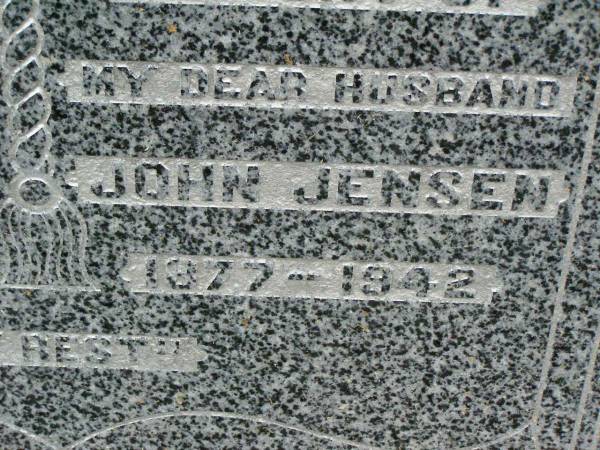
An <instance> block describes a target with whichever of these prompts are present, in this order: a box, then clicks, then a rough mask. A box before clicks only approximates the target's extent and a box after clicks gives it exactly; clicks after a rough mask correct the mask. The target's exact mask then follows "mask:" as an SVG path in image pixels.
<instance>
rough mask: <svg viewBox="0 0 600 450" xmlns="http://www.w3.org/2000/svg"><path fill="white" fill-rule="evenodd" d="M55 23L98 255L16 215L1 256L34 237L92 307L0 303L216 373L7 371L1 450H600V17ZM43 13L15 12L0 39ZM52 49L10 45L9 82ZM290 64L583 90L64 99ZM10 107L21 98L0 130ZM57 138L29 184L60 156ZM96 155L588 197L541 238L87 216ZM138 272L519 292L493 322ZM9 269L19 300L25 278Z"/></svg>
mask: <svg viewBox="0 0 600 450" xmlns="http://www.w3.org/2000/svg"><path fill="white" fill-rule="evenodd" d="M40 3H41V4H40V5H39V7H40V12H39V16H38V18H39V23H40V25H41V27H42V28H43V31H44V39H43V46H42V48H41V51H42V53H41V55H40V56H39V61H41V64H42V65H45V73H46V80H45V83H44V87H45V89H46V90H47V92H48V102H46V104H49V103H50V102H51V104H52V110H51V114H50V117H49V119H48V121H47V131H48V135H50V133H51V135H52V137H53V139H52V143H51V146H49V147H48V149H49V150H48V157H46V161H48V164H47V165H49V166H51V168H52V169H54V171H55V173H54V175H53V176H52V177H53V179H55V180H57V182H56V183H57V185H58V186H59V189H60V192H61V193H62V195H63V196H64V198H65V199H66V200H68V202H66V200H65V202H63V203H61V205H63V206H57V208H59V209H60V210H61V211H64V212H63V213H62V214H63V215H62V216H58V215H55V216H52V217H50V218H49V219H48V218H47V219H46V220H49V221H50V225H49V226H50V228H48V230H50V231H46V233H50V234H51V233H52V224H53V223H54V225H56V226H57V227H58V228H59V229H61V228H64V227H65V226H66V224H67V222H69V223H72V224H73V225H72V226H73V229H72V230H71V231H70V232H71V233H72V236H74V239H75V242H76V243H81V241H78V240H77V239H79V238H80V237H81V234H82V233H83V231H82V230H84V229H87V242H83V246H84V248H85V250H86V252H85V254H81V253H80V254H77V253H73V252H72V251H71V253H70V251H69V250H66V249H65V250H64V251H63V250H56V249H54V248H48V247H47V246H44V242H53V239H52V238H48V237H47V234H46V235H45V236H44V238H41V237H39V236H40V234H38V233H37V231H39V230H40V229H42V228H39V227H42V225H43V219H40V218H39V217H38V216H33V219H31V216H30V215H28V214H27V213H23V212H19V211H17V210H15V209H8V206H6V205H5V206H4V209H3V210H2V211H3V212H2V214H0V219H1V225H2V233H3V234H2V235H0V238H2V239H4V244H3V245H4V246H3V249H4V250H5V253H4V254H3V255H4V256H6V260H7V261H8V260H9V259H10V257H11V255H12V253H11V252H13V250H11V248H12V247H11V245H12V244H10V243H9V236H11V234H10V233H11V229H13V228H14V229H18V228H19V227H22V228H23V229H26V230H27V229H30V230H32V232H31V233H29V234H27V233H25V234H24V235H23V236H24V238H23V239H22V242H19V243H17V244H15V245H16V246H19V245H23V246H24V247H36V248H37V249H38V252H37V253H35V255H37V256H33V257H32V259H33V261H29V262H30V263H32V264H33V265H35V264H36V261H35V259H36V258H44V257H46V256H47V255H48V254H52V253H53V252H54V253H55V254H58V255H60V256H59V257H58V258H56V261H57V262H56V264H55V265H56V267H58V266H59V265H60V262H59V261H60V260H61V259H62V258H63V257H64V258H65V260H66V259H67V258H71V262H72V261H73V260H75V261H76V263H77V264H79V266H78V267H80V268H79V269H76V270H75V272H74V273H70V274H68V273H65V274H63V275H64V277H66V278H68V277H69V276H70V277H71V278H72V279H73V280H76V281H78V282H80V283H81V284H83V285H87V286H92V285H94V286H96V287H97V288H98V290H97V291H95V292H93V291H91V290H89V289H88V290H85V289H84V290H82V291H79V292H71V291H68V290H59V291H49V290H46V289H36V288H35V287H36V282H32V283H29V284H31V286H30V288H26V289H22V288H14V287H13V288H11V287H10V286H8V285H9V284H10V283H8V282H6V283H5V284H7V286H3V285H1V284H0V328H1V330H2V331H3V332H7V331H10V330H13V331H14V330H21V331H37V332H41V331H47V332H56V333H73V334H87V335H96V334H105V335H114V336H127V335H148V336H170V337H193V338H195V339H197V342H198V345H199V346H200V347H201V348H202V350H203V351H205V352H206V354H207V355H208V357H207V358H206V359H203V360H202V361H201V362H199V363H198V367H197V370H195V371H191V372H172V371H167V372H161V371H157V372H144V371H136V370H107V369H102V368H91V367H87V368H86V367H84V368H77V369H74V368H68V367H0V448H2V449H7V450H16V449H23V448H26V449H36V450H37V449H58V448H69V449H84V448H85V449H119V450H124V449H132V450H133V449H140V448H144V449H164V448H168V449H191V448H199V449H200V448H203V449H204V448H207V449H213V448H214V449H221V448H231V449H234V448H235V449H238V448H243V449H251V448H256V449H271V448H272V449H276V448H277V449H279V448H281V449H292V448H294V449H296V448H297V449H330V448H331V449H350V448H381V449H411V450H413V449H428V450H429V449H444V450H446V449H459V448H465V449H475V448H490V449H519V450H521V449H535V448H539V449H548V450H552V449H581V450H593V449H594V448H597V447H596V445H598V439H599V434H600V422H599V420H600V419H599V417H600V416H599V409H600V360H598V358H596V353H597V351H598V346H599V345H600V341H599V339H600V333H599V331H598V330H599V326H600V321H599V318H600V304H599V303H598V295H597V294H598V287H599V286H600V277H599V272H598V271H599V266H598V261H599V260H600V259H599V256H600V254H599V251H600V249H599V246H600V230H599V229H598V208H599V206H598V205H599V201H600V192H599V191H598V187H599V186H600V172H599V167H598V158H599V157H600V153H599V152H600V146H599V145H598V144H599V142H598V139H597V138H596V135H595V130H596V127H597V123H596V122H597V108H596V109H595V108H594V105H595V103H594V98H595V90H596V83H597V79H598V70H597V68H598V64H599V63H600V55H599V52H600V47H599V46H598V42H600V6H599V5H598V4H597V2H594V1H591V0H590V1H585V0H563V1H561V0H548V1H546V2H544V5H543V6H542V7H541V9H540V12H539V13H538V14H537V15H536V16H535V17H504V16H489V15H487V16H486V15H467V14H441V13H424V12H382V11H379V12H376V11H338V10H327V9H299V8H262V7H241V6H221V7H215V6H201V5H162V6H152V5H138V4H113V3H109V2H107V1H101V0H61V1H58V0H41V1H40ZM36 5H37V2H35V1H31V0H30V1H21V0H13V2H12V3H10V4H9V5H8V6H7V8H6V11H4V16H3V24H4V28H3V29H2V30H3V34H2V38H3V42H8V40H9V35H10V32H11V31H12V30H14V29H15V27H17V26H18V25H19V24H20V23H23V20H25V18H26V17H27V13H28V11H31V8H34V9H35V7H36ZM39 37H40V34H39V33H38V34H37V35H36V33H33V32H32V33H29V34H28V33H24V34H21V35H20V39H21V40H20V41H18V42H16V43H12V44H11V47H10V49H9V51H8V52H7V58H6V61H5V65H4V66H3V68H2V72H1V75H2V82H3V83H5V82H6V80H7V79H8V78H10V77H11V73H10V70H9V68H10V67H12V66H11V61H13V62H14V60H19V58H22V57H23V55H26V54H27V52H28V51H29V50H30V49H31V46H32V43H35V42H36V39H39ZM28 49H29V50H28ZM289 58H291V61H293V64H295V65H307V66H327V67H360V68H380V67H394V68H408V69H415V70H432V71H436V70H437V71H469V72H489V73H531V74H538V73H539V74H550V75H556V76H558V75H568V76H576V77H577V89H576V92H575V99H574V107H573V113H572V115H571V116H570V117H562V118H549V117H506V116H499V115H487V116H483V115H461V114H428V113H409V112H362V111H346V112H344V111H319V110H308V109H302V110H294V109H292V110H279V109H268V108H267V109H265V108H231V107H218V106H211V107H205V106H161V105H116V104H115V105H98V104H83V103H74V102H69V101H68V100H67V92H66V89H65V86H64V85H63V84H61V83H62V79H61V74H62V73H64V70H65V64H66V62H67V61H70V60H82V59H90V60H107V61H115V60H116V61H151V62H186V63H187V62H190V63H191V62H200V63H231V64H233V63H239V64H272V65H284V64H289V62H290V61H289ZM22 77H23V79H21V80H20V81H18V83H17V85H18V87H23V86H25V85H27V82H28V76H27V73H25V74H23V75H22ZM29 81H31V80H29ZM11 89H12V88H11ZM15 89H17V88H15ZM23 89H24V91H26V88H23ZM17 90H18V89H17ZM42 103H43V102H42ZM11 104H13V103H11V100H10V99H9V100H7V94H6V89H4V90H3V98H2V100H1V101H0V119H1V122H2V123H5V122H6V121H7V120H8V119H9V116H11V114H12V112H11V107H10V105H11ZM25 106H26V107H25V108H24V109H23V112H22V113H20V115H19V117H18V119H15V120H23V121H24V122H25V123H29V126H32V124H35V122H36V120H38V119H39V117H40V116H41V115H43V112H40V111H41V110H40V106H39V105H37V106H36V105H35V104H33V105H31V106H30V105H29V104H27V105H25ZM42 109H43V108H42ZM2 132H3V135H2V140H1V141H0V144H1V146H0V155H2V156H1V157H0V192H2V197H0V199H1V200H3V201H4V200H6V199H7V198H9V192H10V183H11V180H13V179H14V177H15V173H16V170H15V167H14V164H13V161H12V160H11V158H10V157H9V155H10V151H11V145H12V143H13V142H14V141H13V137H14V136H11V133H13V134H14V131H11V128H10V127H3V128H2ZM38 139H40V141H39V142H33V143H31V142H30V143H28V144H27V145H28V146H29V147H27V148H26V149H25V151H24V152H23V155H22V156H21V157H22V159H23V160H22V161H21V163H22V165H23V166H27V164H30V163H29V162H31V161H33V162H31V164H33V163H34V162H36V161H37V160H39V159H40V158H42V159H44V157H43V149H44V148H45V147H44V142H45V141H44V139H43V138H40V137H39V136H38ZM46 139H48V136H46ZM40 155H42V156H40ZM78 156H131V157H148V156H154V157H171V158H197V159H203V160H205V159H227V160H264V161H303V162H306V161H312V162H327V163H369V164H375V163H377V164H394V165H415V166H457V167H460V166H465V167H467V166H468V167H473V166H474V167H499V168H514V169H554V170H559V171H563V172H565V173H566V175H567V184H568V187H569V189H570V197H569V200H568V201H567V202H565V204H564V205H563V206H561V208H560V210H559V213H558V216H557V217H556V218H546V219H543V218H523V217H521V218H518V217H515V218H495V217H477V216H471V215H468V216H463V217H449V216H431V215H422V214H379V213H356V212H354V213H352V212H311V211H304V212H302V211H292V210H287V211H282V210H262V209H261V210H249V209H219V208H217V209H209V208H186V207H167V206H126V205H116V206H107V205H90V204H81V203H78V201H77V199H78V192H77V189H76V188H74V187H73V186H68V185H67V183H66V182H65V181H64V180H65V176H66V174H67V172H69V171H71V170H72V169H73V166H74V164H75V162H74V159H75V158H76V157H78ZM28 161H29V162H28ZM44 170H47V169H44ZM588 170H589V176H587V175H588ZM64 205H70V207H71V209H69V207H67V206H64ZM11 208H12V206H11ZM15 211H17V212H15ZM69 218H71V219H73V220H69ZM40 220H41V221H42V222H40ZM575 225H576V226H575ZM27 227H30V228H27ZM36 227H38V228H36ZM13 231H14V230H13ZM39 233H42V231H39ZM15 248H16V247H15ZM57 248H58V247H57ZM134 253H157V254H184V255H205V256H238V257H258V258H312V259H314V258H317V259H324V260H335V259H345V260H356V261H402V262H413V263H442V264H453V263H465V264H476V265H490V266H494V267H495V268H496V269H497V271H498V273H499V276H500V281H501V283H502V285H503V286H504V288H503V289H502V290H501V291H500V292H498V293H496V294H495V295H494V298H493V301H492V303H491V304H490V305H460V304H447V305H439V304H429V303H422V304H416V303H406V302H400V303H385V302H378V301H368V302H352V301H347V300H322V299H312V298H306V299H294V298H268V299H260V298H253V297H248V296H239V297H236V296H234V297H222V296H218V295H211V296H200V295H187V294H185V295H183V294H182V295H172V294H169V295H156V294H134V293H131V292H130V290H128V287H127V285H126V283H125V282H124V281H123V280H122V279H121V277H120V276H119V274H120V273H121V271H122V270H123V268H124V267H125V266H126V265H127V260H128V258H129V257H130V255H132V254H134ZM7 255H8V256H7ZM23 264H27V261H25V262H23ZM77 264H76V265H77ZM83 266H85V267H86V268H87V272H88V273H87V274H85V273H84V272H85V271H84V270H83V269H81V267H83ZM2 267H3V270H4V271H5V273H4V276H3V279H4V280H5V281H6V280H10V279H11V277H13V278H15V277H16V278H15V279H17V278H18V274H17V275H15V274H12V273H11V272H10V271H11V270H12V269H11V267H12V266H10V264H6V265H4V266H2ZM39 267H44V266H43V265H40V266H39ZM69 267H70V266H69ZM57 273H58V275H57V276H58V278H60V270H59V269H57ZM48 277H49V279H52V276H51V275H48ZM34 278H35V277H34ZM88 282H89V283H88ZM86 283H88V284H86ZM13 284H15V283H13Z"/></svg>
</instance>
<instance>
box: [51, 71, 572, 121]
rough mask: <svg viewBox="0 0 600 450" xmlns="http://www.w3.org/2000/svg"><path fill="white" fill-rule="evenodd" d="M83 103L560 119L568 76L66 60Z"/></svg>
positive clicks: (74, 94) (69, 82) (67, 80)
mask: <svg viewBox="0 0 600 450" xmlns="http://www.w3.org/2000/svg"><path fill="white" fill-rule="evenodd" d="M62 82H63V83H64V85H65V86H66V87H67V90H68V96H69V100H70V101H72V102H85V103H133V104H157V105H204V106H211V105H220V106H231V107H260V108H292V109H338V110H368V111H405V112H429V113H437V114H450V113H462V114H497V115H513V116H514V115H517V116H545V117H566V116H569V115H570V114H571V110H572V106H573V99H574V94H575V86H576V77H574V76H551V75H527V74H493V73H478V72H442V71H421V70H414V69H413V70H407V69H358V68H352V69H350V68H323V67H304V66H253V65H240V64H229V65H227V64H213V65H210V64H185V63H146V62H115V61H69V62H67V64H66V71H65V74H63V76H62Z"/></svg>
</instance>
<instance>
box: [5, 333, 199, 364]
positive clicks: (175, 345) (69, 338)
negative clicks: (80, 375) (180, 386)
mask: <svg viewBox="0 0 600 450" xmlns="http://www.w3.org/2000/svg"><path fill="white" fill-rule="evenodd" d="M207 356H208V355H207V354H206V352H205V351H204V350H202V349H201V348H200V347H199V345H198V343H197V340H196V339H195V338H170V337H155V336H125V335H124V336H113V335H104V334H75V333H53V332H47V331H39V332H33V331H12V330H10V331H9V330H7V331H0V366H20V367H23V366H33V367H65V368H82V369H83V368H96V369H113V370H114V369H128V370H140V371H177V372H190V371H192V372H193V371H196V370H197V363H198V361H203V360H205V359H206V358H207Z"/></svg>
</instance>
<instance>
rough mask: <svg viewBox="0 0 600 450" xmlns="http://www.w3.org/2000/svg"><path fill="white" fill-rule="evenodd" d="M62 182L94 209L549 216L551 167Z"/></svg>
mask: <svg viewBox="0 0 600 450" xmlns="http://www.w3.org/2000/svg"><path fill="white" fill-rule="evenodd" d="M68 182H69V183H70V184H72V185H75V186H78V187H79V201H80V202H82V203H95V204H126V205H161V206H185V207H209V208H252V209H291V210H312V211H356V212H382V213H411V214H432V215H455V216H460V215H476V216H501V217H546V218H553V217H556V215H557V214H558V209H559V207H560V205H561V203H563V202H564V201H565V200H566V199H567V198H568V191H567V189H566V186H565V173H564V172H560V171H553V170H528V169H496V168H489V169H486V168H465V167H446V168H444V167H417V166H391V165H365V164H318V163H289V162H278V163H276V162H263V161H256V162H254V161H199V160H193V159H175V158H131V157H77V158H76V159H75V170H74V172H73V173H72V174H70V175H69V177H68Z"/></svg>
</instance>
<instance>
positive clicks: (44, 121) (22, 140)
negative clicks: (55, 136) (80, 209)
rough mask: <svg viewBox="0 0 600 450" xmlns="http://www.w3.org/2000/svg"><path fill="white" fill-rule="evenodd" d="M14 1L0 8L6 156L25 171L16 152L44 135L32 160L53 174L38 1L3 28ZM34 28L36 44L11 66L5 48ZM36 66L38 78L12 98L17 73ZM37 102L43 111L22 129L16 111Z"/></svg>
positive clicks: (26, 168)
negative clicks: (13, 23)
mask: <svg viewBox="0 0 600 450" xmlns="http://www.w3.org/2000/svg"><path fill="white" fill-rule="evenodd" d="M11 3H13V0H3V1H2V6H1V7H0V19H2V20H0V30H1V31H2V34H3V35H7V36H6V37H5V38H4V39H2V47H1V48H0V65H1V66H2V67H3V70H4V71H5V74H4V77H3V78H4V80H3V83H2V97H3V98H4V101H5V102H6V103H7V105H8V118H7V129H8V131H9V133H10V137H11V143H10V148H9V159H10V162H11V164H12V166H13V168H14V169H15V170H16V171H17V172H20V173H22V172H24V171H27V170H28V169H29V168H28V167H22V166H21V164H20V163H19V151H20V149H21V148H22V147H23V145H24V144H26V143H27V142H28V141H29V140H31V139H32V138H33V137H34V136H36V135H38V133H42V134H43V138H44V141H43V153H42V155H41V157H40V158H39V161H37V163H35V162H34V164H32V166H33V167H34V169H35V170H36V171H40V172H41V171H44V172H45V173H47V174H49V175H52V171H53V170H52V165H51V163H50V160H51V154H50V149H51V148H52V133H51V132H50V130H49V128H48V119H49V118H50V113H51V110H52V104H51V100H50V96H49V94H48V92H47V91H46V89H45V88H44V83H45V79H46V65H45V63H44V60H43V58H42V57H41V53H42V47H43V45H44V30H43V29H42V26H41V25H40V23H39V20H38V17H39V14H40V2H39V0H32V2H31V9H30V11H29V12H28V15H27V17H26V18H25V19H24V20H23V22H22V23H20V24H19V25H18V26H17V27H16V28H15V29H14V30H13V31H10V30H6V29H5V25H4V23H5V20H4V15H5V12H6V10H7V8H8V6H9V5H10V4H11ZM30 30H33V31H34V33H35V46H34V47H33V48H31V49H29V50H28V53H27V54H26V55H25V57H24V59H22V60H21V61H18V62H17V63H16V64H14V63H13V65H11V61H9V59H8V51H9V50H10V49H11V47H13V45H17V44H18V43H19V41H20V39H21V38H22V37H23V36H24V34H25V33H26V32H27V31H30ZM32 65H33V66H36V67H37V79H36V81H35V82H34V83H33V84H32V85H31V86H30V87H29V89H28V91H27V92H25V93H24V94H21V95H20V96H19V98H16V99H15V98H14V97H13V89H14V88H15V87H16V83H17V76H18V75H19V73H21V72H23V71H24V70H26V69H28V68H30V67H31V66H32ZM30 101H37V102H39V103H41V106H42V107H43V110H44V112H43V114H42V116H41V117H40V118H39V120H38V121H37V122H36V123H35V124H34V125H33V126H30V127H29V128H28V129H22V128H21V127H20V126H18V124H17V123H16V120H17V118H18V116H19V112H20V111H21V110H22V109H23V106H24V105H25V104H26V103H28V102H30Z"/></svg>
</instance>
